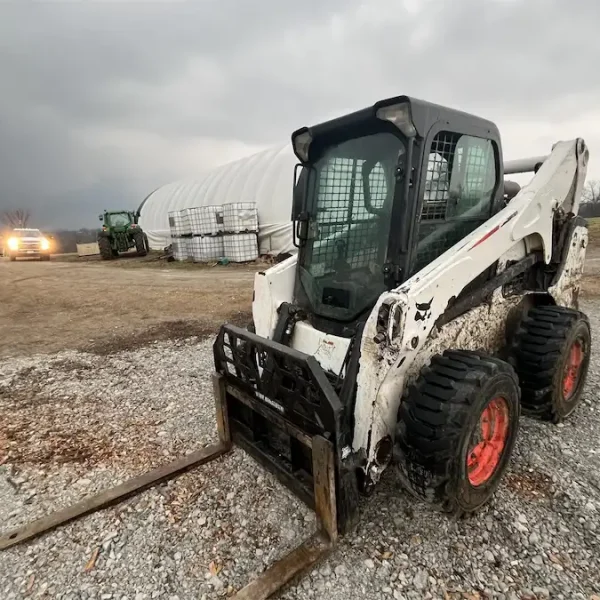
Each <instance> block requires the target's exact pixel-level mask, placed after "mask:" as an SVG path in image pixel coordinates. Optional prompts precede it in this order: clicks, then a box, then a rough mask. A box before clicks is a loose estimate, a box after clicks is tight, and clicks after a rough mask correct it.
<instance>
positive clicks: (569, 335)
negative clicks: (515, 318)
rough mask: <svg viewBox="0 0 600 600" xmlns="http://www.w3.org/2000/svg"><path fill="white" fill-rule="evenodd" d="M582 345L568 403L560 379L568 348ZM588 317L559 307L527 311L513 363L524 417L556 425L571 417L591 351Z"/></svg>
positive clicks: (520, 326)
mask: <svg viewBox="0 0 600 600" xmlns="http://www.w3.org/2000/svg"><path fill="white" fill-rule="evenodd" d="M576 340H580V341H581V342H582V343H583V351H584V357H583V362H582V363H581V367H580V371H579V378H578V381H577V384H576V388H575V391H574V393H573V394H572V395H571V396H570V398H569V399H568V400H567V399H566V398H565V395H564V393H563V378H564V376H565V367H566V364H567V361H568V359H569V354H570V350H571V347H572V346H573V344H574V342H575V341H576ZM591 342H592V340H591V331H590V322H589V320H588V318H587V316H586V315H585V314H584V313H582V312H580V311H578V310H573V309H570V308H564V307H562V306H539V307H537V308H532V309H531V310H529V311H528V313H527V314H526V315H525V317H524V318H523V319H522V320H521V323H520V325H519V328H518V330H517V333H516V334H515V336H514V340H513V348H512V360H511V362H512V363H513V365H514V367H515V370H516V371H517V374H518V376H519V381H520V385H521V405H522V407H523V412H524V413H525V414H527V415H530V416H533V417H537V418H539V419H542V420H546V421H552V422H553V423H559V422H561V421H562V420H564V419H565V418H566V417H568V416H569V415H570V414H572V413H573V411H574V410H575V408H576V407H577V405H578V404H579V402H580V401H581V396H582V393H583V388H584V385H585V380H586V377H587V372H588V367H589V362H590V354H591V352H590V350H591Z"/></svg>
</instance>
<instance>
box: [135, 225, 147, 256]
mask: <svg viewBox="0 0 600 600" xmlns="http://www.w3.org/2000/svg"><path fill="white" fill-rule="evenodd" d="M133 241H134V242H135V250H136V252H137V255H138V256H146V254H148V251H147V250H146V241H145V240H144V234H143V233H142V232H141V231H138V232H137V233H135V234H134V236H133Z"/></svg>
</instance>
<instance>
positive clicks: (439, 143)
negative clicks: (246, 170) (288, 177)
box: [292, 96, 504, 335]
mask: <svg viewBox="0 0 600 600" xmlns="http://www.w3.org/2000/svg"><path fill="white" fill-rule="evenodd" d="M292 143H293V146H294V152H295V154H296V156H297V157H298V159H299V160H300V164H299V165H298V166H297V169H296V177H295V189H294V201H293V209H292V213H293V214H292V218H293V221H294V240H295V243H296V245H297V246H298V249H299V253H298V267H297V275H296V286H295V303H296V304H297V305H298V306H299V307H300V308H302V309H303V310H304V311H305V312H306V313H307V314H308V315H309V319H310V320H311V321H312V322H313V325H315V326H316V327H317V328H318V329H321V330H324V331H327V332H330V333H335V334H337V335H352V330H353V329H354V327H355V325H356V324H357V323H359V322H360V321H361V320H364V319H365V318H366V316H367V315H368V314H369V312H370V310H371V309H372V307H373V305H374V304H375V302H376V301H377V298H378V297H379V296H380V295H381V294H382V293H383V292H384V291H386V290H389V289H393V288H394V287H397V286H398V285H399V284H401V283H403V282H404V281H406V280H407V279H409V278H410V277H411V276H412V275H415V274H416V273H417V272H418V271H420V270H421V269H423V268H424V267H425V266H427V265H428V264H430V263H431V262H433V261H434V260H435V259H436V258H438V257H439V256H440V255H441V254H443V253H444V252H445V251H446V250H448V249H450V248H451V247H452V246H454V245H455V244H456V243H457V242H459V241H460V240H461V239H462V238H463V237H465V236H466V235H468V234H469V233H470V232H471V231H473V230H474V229H476V228H477V227H479V226H480V225H481V224H482V223H483V222H485V221H486V220H487V219H489V218H490V216H491V215H492V214H494V213H495V212H497V211H498V210H500V209H501V208H502V207H503V206H504V203H503V201H504V198H503V196H504V189H503V171H502V160H501V156H502V153H501V143H500V135H499V132H498V129H497V128H496V126H495V125H494V124H493V123H491V122H489V121H486V120H484V119H481V118H478V117H475V116H472V115H469V114H466V113H463V112H459V111H456V110H452V109H448V108H444V107H442V106H438V105H435V104H431V103H428V102H424V101H421V100H416V99H413V98H409V97H407V96H400V97H396V98H391V99H388V100H384V101H381V102H378V103H376V104H375V105H374V106H372V107H370V108H367V109H364V110H361V111H358V112H355V113H352V114H349V115H346V116H344V117H340V118H338V119H335V120H332V121H328V122H326V123H322V124H320V125H317V126H315V127H311V128H307V127H305V128H302V129H299V130H298V131H296V132H295V133H294V134H293V135H292Z"/></svg>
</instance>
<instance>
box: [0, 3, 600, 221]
mask: <svg viewBox="0 0 600 600" xmlns="http://www.w3.org/2000/svg"><path fill="white" fill-rule="evenodd" d="M258 7H260V13H259V12H257V10H258ZM599 31H600V2H598V1H597V0H370V1H367V2H360V1H358V0H302V1H298V0H295V1H293V2H292V1H288V0H262V1H260V2H251V1H250V0H198V1H197V2H190V3H186V2H178V1H171V2H149V1H148V2H142V1H137V2H131V3H124V2H116V1H105V2H92V1H91V0H81V1H73V2H66V1H65V2H61V3H58V2H42V1H41V0H40V2H36V3H33V2H26V1H25V0H17V1H16V2H14V3H9V2H2V3H0V74H1V75H2V85H1V86H0V209H3V208H9V207H27V208H30V209H31V210H32V212H33V214H34V221H35V223H33V222H32V224H34V225H39V226H42V227H46V226H56V225H59V224H65V225H67V226H70V227H78V226H89V225H95V223H96V221H95V219H96V215H97V214H98V213H99V212H100V211H101V210H102V208H104V207H120V206H121V205H123V206H128V207H136V206H137V205H138V204H139V202H140V200H141V199H142V198H143V197H144V196H145V195H147V194H148V193H149V192H150V191H152V190H153V189H154V188H156V187H157V186H159V185H162V184H164V183H167V182H169V181H172V180H174V179H178V178H182V177H187V176H190V175H193V174H194V173H197V172H201V171H203V170H205V169H207V168H210V167H213V166H216V165H218V164H222V163H224V162H228V161H230V160H233V159H235V158H239V157H241V156H244V155H248V154H251V153H253V152H255V151H257V150H261V149H263V148H265V147H268V146H271V145H274V144H281V143H284V142H286V141H287V140H288V139H289V135H290V133H291V132H292V131H293V130H294V129H296V128H298V127H300V126H302V125H311V124H314V123H315V122H318V121H320V120H323V119H326V118H329V117H332V116H335V115H337V114H340V113H343V112H347V111H350V110H354V109H357V108H362V107H364V106H367V105H369V104H372V103H373V102H374V101H376V100H379V99H381V98H385V97H389V96H395V95H399V94H404V93H406V94H410V95H414V96H417V97H422V98H425V99H428V100H431V101H434V102H438V103H441V104H448V105H450V106H453V107H456V108H461V109H463V110H467V111H470V112H474V113H476V114H479V115H481V116H484V117H487V118H490V119H492V120H494V121H495V122H497V123H498V125H499V126H500V130H501V133H502V136H503V144H504V154H505V157H506V158H518V157H521V156H525V155H528V154H532V155H536V154H545V153H547V152H548V151H549V150H550V147H551V145H552V143H553V142H554V141H557V140H558V139H566V138H572V137H578V136H579V137H584V138H585V139H586V141H587V142H588V145H589V146H590V151H591V164H590V171H589V173H588V176H592V177H597V178H598V177H600V67H599V64H600V35H599Z"/></svg>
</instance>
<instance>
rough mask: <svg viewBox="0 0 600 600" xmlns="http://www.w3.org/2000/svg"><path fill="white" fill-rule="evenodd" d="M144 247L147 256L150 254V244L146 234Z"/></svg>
mask: <svg viewBox="0 0 600 600" xmlns="http://www.w3.org/2000/svg"><path fill="white" fill-rule="evenodd" d="M144 247H145V248H146V254H148V253H149V252H150V242H149V241H148V236H147V235H146V234H144Z"/></svg>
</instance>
